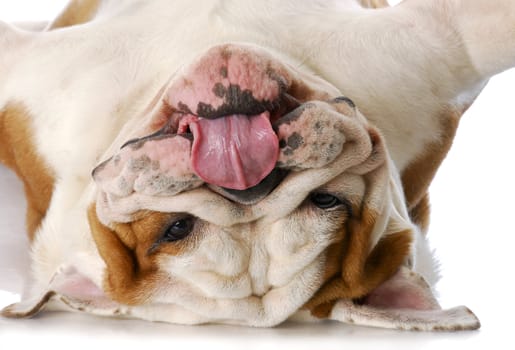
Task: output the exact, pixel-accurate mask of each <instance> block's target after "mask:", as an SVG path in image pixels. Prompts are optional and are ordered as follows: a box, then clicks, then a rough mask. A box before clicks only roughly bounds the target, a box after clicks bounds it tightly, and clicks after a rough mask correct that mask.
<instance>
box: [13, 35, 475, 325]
mask: <svg viewBox="0 0 515 350" xmlns="http://www.w3.org/2000/svg"><path fill="white" fill-rule="evenodd" d="M284 61H285V59H284V58H282V57H279V56H277V55H276V54H272V53H269V52H265V51H263V50H261V49H257V48H255V47H250V46H245V45H238V46H236V45H223V46H218V47H214V48H212V49H210V50H209V51H207V52H206V53H204V54H203V55H201V56H200V57H199V58H198V60H197V61H196V62H194V63H193V64H192V65H191V66H189V67H187V68H185V69H184V70H183V71H182V72H179V73H177V74H176V75H175V76H174V77H173V78H172V79H171V80H170V82H169V84H168V85H167V86H166V87H165V88H164V89H163V91H162V92H161V96H160V98H159V99H158V102H157V103H156V105H155V107H154V108H153V110H152V111H151V112H150V113H148V115H147V116H145V117H143V118H141V119H140V120H138V121H137V122H135V123H130V124H128V125H126V127H125V128H124V129H123V130H122V132H121V134H120V137H118V140H117V141H116V142H119V144H120V145H121V144H122V143H123V145H122V146H121V148H120V149H119V150H118V151H117V152H116V153H115V154H111V158H109V159H108V160H106V161H105V162H103V163H102V164H100V165H99V166H98V167H97V168H96V169H95V170H94V171H93V178H94V180H95V182H96V185H97V188H98V195H97V200H96V203H95V204H94V205H92V206H91V207H90V209H89V213H88V217H89V222H90V227H91V232H92V234H93V237H94V240H95V243H96V246H97V248H98V252H99V253H100V256H101V257H102V259H103V262H104V263H105V266H103V271H104V274H103V277H102V282H101V283H100V284H99V283H95V281H92V280H91V279H90V278H87V277H85V276H84V274H83V273H81V272H80V271H78V270H77V269H75V268H73V267H69V266H68V267H64V268H63V269H62V270H60V271H58V272H57V273H56V275H55V276H54V279H53V280H52V282H51V283H50V286H49V290H48V292H46V293H45V294H44V295H43V296H41V297H40V298H36V299H34V300H28V301H26V302H22V303H19V304H15V305H13V306H11V307H9V308H7V309H6V310H4V314H5V315H8V316H30V315H33V314H35V313H36V312H38V311H39V310H40V309H41V308H42V307H43V306H44V305H45V304H46V303H47V302H49V301H52V302H53V303H54V304H62V303H64V304H66V305H67V306H66V307H67V308H71V309H74V310H79V311H85V312H90V313H96V314H103V315H119V316H127V317H134V318H142V319H148V320H158V321H168V322H177V323H206V322H223V323H230V324H245V325H253V326H273V325H276V324H278V323H280V322H282V321H284V320H286V319H287V318H289V317H290V316H292V315H293V314H295V313H296V312H298V311H302V310H304V311H305V312H307V313H309V314H310V315H312V316H315V317H319V318H330V319H336V320H340V321H343V322H352V323H358V324H366V325H375V326H382V327H392V328H401V329H424V330H433V329H442V330H443V329H448V330H451V329H462V328H477V327H478V325H479V323H478V321H477V319H476V318H475V316H474V315H473V314H472V313H470V311H469V310H468V309H466V308H463V307H460V308H456V309H452V310H441V309H440V307H439V305H438V303H437V302H436V300H435V298H434V297H433V295H432V292H431V288H430V287H429V286H428V284H427V283H425V281H424V279H423V278H422V277H421V276H419V275H418V274H416V273H415V272H414V271H412V269H411V268H412V266H413V264H414V263H415V262H414V259H415V256H416V254H415V253H416V252H415V251H414V249H415V248H414V247H415V246H416V245H415V240H416V239H417V231H416V230H417V228H416V227H414V226H413V224H412V223H411V222H410V220H409V217H408V214H407V212H406V209H405V203H404V199H403V194H402V189H401V188H400V182H399V179H398V176H397V174H396V171H395V169H394V167H393V166H392V164H391V161H390V159H389V156H388V152H387V149H386V147H385V144H384V141H383V138H382V136H381V135H380V133H379V132H378V131H377V130H376V129H375V128H374V127H373V126H371V125H369V124H368V123H367V121H366V119H365V118H364V117H363V116H362V115H361V114H360V113H359V111H358V110H357V109H356V107H355V106H354V104H353V103H352V101H350V100H349V99H348V98H345V97H338V96H339V95H340V92H339V91H337V89H335V88H334V87H333V86H331V85H330V84H329V83H327V82H325V81H323V80H321V79H318V78H317V77H316V76H315V75H313V74H307V73H305V72H302V71H300V70H298V69H294V68H293V66H291V65H289V64H287V63H281V62H284ZM286 62H287V60H286Z"/></svg>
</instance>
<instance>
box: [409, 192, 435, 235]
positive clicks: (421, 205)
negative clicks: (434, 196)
mask: <svg viewBox="0 0 515 350" xmlns="http://www.w3.org/2000/svg"><path fill="white" fill-rule="evenodd" d="M430 212H431V204H430V201H429V193H428V192H426V194H425V195H424V196H423V197H422V199H421V200H420V201H419V202H418V203H417V205H415V206H414V207H413V208H412V209H411V210H410V211H409V216H410V218H411V220H412V221H413V223H414V224H416V225H417V226H418V227H419V228H420V230H421V231H422V232H423V233H427V231H428V229H429V214H430Z"/></svg>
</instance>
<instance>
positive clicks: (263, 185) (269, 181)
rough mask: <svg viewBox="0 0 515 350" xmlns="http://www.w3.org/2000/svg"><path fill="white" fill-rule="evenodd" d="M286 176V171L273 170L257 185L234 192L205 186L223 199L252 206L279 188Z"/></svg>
mask: <svg viewBox="0 0 515 350" xmlns="http://www.w3.org/2000/svg"><path fill="white" fill-rule="evenodd" d="M287 175H288V171H287V170H285V169H279V168H275V169H274V170H273V171H272V172H271V173H270V174H268V176H267V177H265V178H264V179H263V180H262V181H261V182H260V183H259V184H257V185H256V186H253V187H250V188H247V189H246V190H234V189H230V188H224V187H220V186H216V185H211V184H208V185H207V186H208V187H209V188H210V189H211V190H212V191H213V192H216V193H218V194H220V195H222V196H223V197H225V198H227V199H229V200H231V201H234V202H237V203H240V204H243V205H252V204H255V203H258V202H259V201H261V200H262V199H264V198H265V197H266V196H268V195H269V194H270V193H272V191H273V190H274V189H275V188H276V187H277V186H279V184H280V183H281V182H282V181H283V180H284V178H285V177H286V176H287Z"/></svg>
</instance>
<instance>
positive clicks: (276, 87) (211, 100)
mask: <svg viewBox="0 0 515 350" xmlns="http://www.w3.org/2000/svg"><path fill="white" fill-rule="evenodd" d="M291 76H292V75H291V74H290V73H289V72H288V71H287V69H286V68H285V67H284V66H282V65H281V64H279V63H278V62H277V61H275V60H273V59H272V58H271V57H269V56H268V54H266V53H264V52H261V51H258V50H255V49H249V48H244V47H237V46H234V45H224V46H218V47H215V48H212V49H211V50H209V51H208V52H207V53H206V54H205V55H203V56H202V57H201V58H200V59H199V60H198V61H197V62H196V63H194V64H193V65H192V66H190V68H188V69H187V71H186V72H185V74H184V76H183V77H182V78H178V79H177V80H176V81H175V82H173V83H172V85H171V86H170V87H169V88H168V91H167V92H166V93H165V99H166V102H165V104H164V105H165V106H166V105H168V106H169V108H164V109H160V110H159V112H158V113H156V115H155V116H154V118H153V119H152V121H151V123H150V124H149V126H150V125H152V126H153V127H156V128H157V129H153V130H147V129H145V130H146V131H150V133H154V132H156V130H158V129H161V128H163V127H165V125H168V128H169V129H167V128H166V127H165V128H163V131H162V132H161V134H160V136H153V137H151V138H143V139H141V140H140V141H137V142H136V143H133V144H130V145H128V146H126V147H124V148H123V149H122V150H121V151H120V153H119V154H118V155H117V156H116V157H113V160H112V161H110V162H107V163H106V164H103V165H101V166H99V167H98V168H97V170H96V171H95V180H96V181H97V182H98V183H99V184H100V185H101V186H102V187H103V188H104V190H106V191H107V192H111V193H113V194H116V195H119V196H125V195H129V194H130V193H131V192H132V191H137V192H142V193H146V194H149V195H155V194H161V195H172V194H175V193H178V192H180V191H183V190H187V189H190V188H192V187H194V186H200V185H201V184H202V183H203V182H206V183H210V184H213V185H217V186H219V187H225V188H231V189H236V190H245V189H247V188H250V187H253V186H255V185H257V184H258V183H259V182H260V181H262V180H263V179H264V178H265V177H266V176H267V175H268V174H269V173H270V172H271V171H272V170H273V169H274V167H276V166H279V167H283V168H287V169H293V170H300V169H305V168H313V167H315V168H317V167H322V166H324V165H325V164H328V163H329V162H331V161H332V160H334V159H335V158H336V156H337V155H338V154H339V153H340V152H341V147H342V144H343V142H344V141H345V137H344V136H343V135H342V130H341V125H339V118H338V117H337V113H336V112H335V111H334V109H333V108H332V107H330V106H329V105H328V106H325V107H323V108H321V107H320V106H318V107H317V106H315V108H312V107H313V106H314V105H313V106H311V105H304V108H303V109H302V110H299V112H298V113H299V114H300V115H299V116H298V117H297V118H295V119H291V120H290V121H288V122H286V123H280V124H279V125H278V129H277V134H276V133H275V132H274V130H273V128H272V125H271V121H270V113H269V112H267V111H265V112H260V111H259V112H249V113H246V115H243V114H241V113H238V109H239V108H240V106H239V105H238V103H242V108H246V107H248V111H255V109H254V106H255V105H257V106H258V110H259V108H262V103H264V104H265V105H266V103H271V102H277V101H278V99H279V98H280V95H281V94H282V93H283V92H285V90H286V89H288V88H289V87H291V84H292V81H291ZM230 85H232V90H231V91H232V92H231V94H236V95H238V96H225V95H224V94H226V92H227V91H226V88H227V87H229V86H230ZM240 95H241V96H240ZM240 98H241V100H240ZM200 103H202V104H204V105H206V106H207V105H209V106H208V107H209V110H217V108H218V107H221V106H222V107H223V108H222V110H223V111H225V109H226V108H228V110H229V112H226V113H228V114H221V115H216V116H219V117H220V118H216V119H206V118H202V115H201V116H199V115H198V113H197V106H198V105H199V104H200ZM249 105H250V107H249ZM227 106H229V107H227ZM232 109H236V111H234V110H232ZM218 112H220V111H218ZM248 114H256V115H248ZM331 114H334V115H335V116H336V117H335V116H333V115H331ZM206 116H207V115H206ZM318 124H320V125H323V126H324V127H325V128H326V129H325V131H323V132H321V130H320V128H319V127H318ZM175 128H177V130H176V129H175ZM190 132H191V133H193V142H191V140H190V139H187V138H185V137H181V136H173V135H171V134H172V133H177V134H179V135H180V134H189V133H190ZM169 134H170V135H169ZM167 135H168V136H167ZM292 135H294V136H295V137H294V138H291V137H290V136H292ZM279 140H281V142H282V143H286V144H287V147H285V148H284V149H281V150H280V149H279ZM278 161H279V163H277V162H278Z"/></svg>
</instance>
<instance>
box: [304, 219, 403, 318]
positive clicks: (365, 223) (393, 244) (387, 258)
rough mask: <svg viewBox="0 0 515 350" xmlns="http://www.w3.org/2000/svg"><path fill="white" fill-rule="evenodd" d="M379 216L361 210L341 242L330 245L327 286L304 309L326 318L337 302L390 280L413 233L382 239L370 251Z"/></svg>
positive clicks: (368, 290) (361, 294) (398, 234)
mask: <svg viewBox="0 0 515 350" xmlns="http://www.w3.org/2000/svg"><path fill="white" fill-rule="evenodd" d="M377 217H378V215H377V214H376V213H373V212H370V211H368V210H364V211H363V213H362V215H361V217H359V218H351V219H350V220H349V222H348V223H346V224H345V225H344V227H343V228H342V230H343V231H344V232H343V235H342V236H343V239H342V241H341V242H339V243H337V244H334V245H332V246H330V247H329V248H328V250H327V253H326V254H327V255H326V257H327V259H326V275H325V277H326V278H327V279H326V281H327V282H326V283H325V284H324V285H323V286H322V287H321V288H320V290H319V291H318V292H317V293H316V294H315V295H314V296H313V298H311V300H310V301H309V302H308V303H306V305H305V306H304V308H306V309H308V310H310V311H311V313H312V315H313V316H315V317H320V318H325V317H327V316H328V315H329V313H330V312H331V310H332V306H333V305H334V303H335V302H336V301H337V300H338V299H358V298H361V297H363V296H365V295H367V294H369V293H370V292H371V291H372V290H374V289H375V288H376V287H378V286H379V285H380V284H381V283H383V282H385V281H386V280H388V279H389V278H390V277H392V276H393V275H394V274H395V273H396V272H397V270H398V269H399V267H400V265H401V264H402V263H403V262H404V261H405V259H406V257H407V256H408V254H409V250H410V246H411V242H412V232H411V230H404V231H400V232H395V233H391V234H388V235H386V236H384V237H383V238H382V239H381V240H380V241H379V242H378V243H377V245H376V246H375V247H374V248H373V249H372V251H371V252H370V253H369V251H370V244H371V243H370V237H371V234H372V230H373V228H374V225H375V223H376V220H377Z"/></svg>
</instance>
